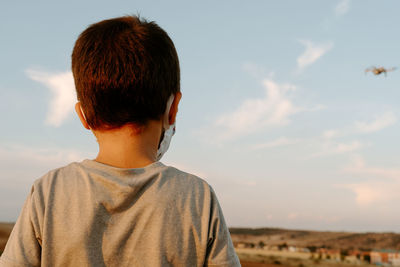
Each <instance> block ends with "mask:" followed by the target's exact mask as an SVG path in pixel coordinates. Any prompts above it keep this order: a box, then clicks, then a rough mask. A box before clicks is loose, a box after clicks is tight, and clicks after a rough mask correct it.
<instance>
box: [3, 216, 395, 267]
mask: <svg viewBox="0 0 400 267" xmlns="http://www.w3.org/2000/svg"><path fill="white" fill-rule="evenodd" d="M13 225H14V224H13V223H0V253H1V252H2V251H3V249H4V247H5V245H6V243H7V240H8V237H9V234H10V232H11V230H12V227H13ZM230 232H231V237H232V241H233V243H234V245H235V249H236V252H237V254H238V256H239V258H240V260H241V262H242V266H244V267H263V266H264V267H274V266H276V267H278V266H280V267H289V266H295V267H306V266H310V267H311V266H312V267H316V266H319V267H325V266H326V267H334V266H347V267H352V266H376V265H386V266H400V253H399V251H400V234H397V233H351V232H328V231H327V232H320V231H308V230H307V231H306V230H289V229H279V228H255V229H253V228H230Z"/></svg>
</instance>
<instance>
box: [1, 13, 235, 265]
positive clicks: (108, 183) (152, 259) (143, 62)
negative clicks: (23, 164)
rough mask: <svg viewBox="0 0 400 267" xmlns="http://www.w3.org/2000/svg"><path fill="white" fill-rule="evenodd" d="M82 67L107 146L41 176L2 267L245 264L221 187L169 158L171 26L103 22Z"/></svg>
mask: <svg viewBox="0 0 400 267" xmlns="http://www.w3.org/2000/svg"><path fill="white" fill-rule="evenodd" d="M72 72H73V75H74V79H75V87H76V91H77V96H78V101H79V102H78V103H77V104H76V106H75V109H76V112H77V114H78V116H79V118H80V120H81V122H82V124H83V126H84V127H85V128H86V129H90V130H91V131H92V132H93V134H94V135H95V137H96V139H97V141H98V144H99V153H98V155H97V157H96V159H94V160H84V161H82V162H74V163H71V164H69V165H67V166H65V167H62V168H58V169H55V170H52V171H50V172H48V173H47V174H46V175H44V176H43V177H41V178H40V179H38V180H36V181H35V182H34V185H33V186H32V189H31V192H30V194H29V196H28V198H27V200H26V201H25V204H24V207H23V209H22V211H21V214H20V216H19V218H18V220H17V222H16V224H15V227H14V229H13V231H12V233H11V236H10V238H9V241H8V243H7V246H6V248H5V251H4V253H3V255H2V256H1V258H0V266H151V267H157V266H240V263H239V260H238V258H237V256H236V254H235V251H234V249H233V245H232V241H231V239H230V235H229V231H228V228H227V226H226V223H225V221H224V217H223V214H222V210H221V208H220V206H219V204H218V200H217V198H216V195H215V193H214V191H213V189H212V188H211V187H210V186H209V185H208V184H207V183H206V182H205V181H204V180H202V179H200V178H198V177H196V176H194V175H191V174H189V173H185V172H182V171H180V170H178V169H175V168H173V167H168V166H165V165H164V164H162V163H161V162H160V161H159V159H160V158H161V157H162V155H163V153H165V151H166V150H167V149H168V146H169V141H170V140H171V137H172V135H173V133H174V131H175V120H176V114H177V112H178V105H179V101H180V99H181V96H182V94H181V92H180V71H179V61H178V56H177V53H176V50H175V47H174V44H173V42H172V41H171V39H170V38H169V37H168V35H167V33H166V32H165V31H164V30H162V29H161V28H160V27H159V26H158V25H157V24H155V23H154V22H147V21H145V20H142V19H140V18H138V17H135V16H126V17H120V18H115V19H110V20H104V21H101V22H98V23H96V24H93V25H91V26H90V27H89V28H87V29H86V30H85V31H84V32H82V34H81V35H80V36H79V38H78V40H77V41H76V43H75V47H74V49H73V53H72Z"/></svg>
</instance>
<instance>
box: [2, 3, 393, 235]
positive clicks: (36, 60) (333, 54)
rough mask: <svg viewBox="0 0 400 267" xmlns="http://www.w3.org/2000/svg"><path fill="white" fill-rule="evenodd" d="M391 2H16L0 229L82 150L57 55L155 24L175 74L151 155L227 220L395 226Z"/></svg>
mask: <svg viewBox="0 0 400 267" xmlns="http://www.w3.org/2000/svg"><path fill="white" fill-rule="evenodd" d="M399 8H400V3H399V2H397V1H394V0H393V1H385V2H382V3H381V2H378V1H370V0H365V1H360V0H358V1H356V0H331V1H318V0H314V1H311V0H309V1H252V2H246V3H244V2H243V1H202V2H201V3H200V2H197V3H193V2H192V3H188V2H185V1H169V2H168V3H167V2H165V1H114V2H113V3H110V2H109V1H85V2H84V3H81V1H69V2H58V3H56V2H55V1H35V2H32V1H24V3H23V4H22V2H13V3H7V4H3V5H2V8H1V9H0V18H1V19H0V20H1V23H0V34H1V40H2V41H1V43H0V51H1V53H0V71H1V73H2V76H1V77H2V78H1V79H0V121H1V131H0V221H14V220H15V219H16V218H17V216H18V214H19V210H20V208H21V206H22V203H23V201H24V199H25V198H26V196H27V194H28V192H29V190H30V187H31V185H32V183H33V181H34V180H35V179H37V178H39V177H40V176H42V175H43V174H44V173H46V172H47V171H48V170H50V169H54V168H57V167H59V166H63V165H65V164H67V163H68V162H71V161H79V160H82V159H84V158H94V157H95V156H96V152H97V144H96V142H95V139H94V138H93V136H92V135H91V134H90V132H89V131H86V130H85V129H83V127H82V126H81V125H80V123H79V121H78V118H77V116H76V115H75V114H74V112H73V105H74V103H75V95H74V88H73V82H72V78H71V77H72V76H71V73H70V55H71V51H72V47H73V44H74V42H75V40H76V38H77V36H78V35H79V34H80V32H82V31H83V30H84V29H85V28H86V27H87V26H88V25H90V24H91V23H94V22H97V21H99V20H102V19H106V18H112V17H116V16H121V15H126V14H140V15H141V16H142V17H144V18H146V19H148V20H154V21H156V22H157V23H158V24H159V25H160V26H161V27H163V28H164V29H165V30H166V31H167V32H168V33H169V35H170V36H171V38H172V39H173V41H174V43H175V46H176V48H177V50H178V54H179V58H180V63H181V71H182V73H181V74H182V81H181V82H182V85H181V87H182V93H183V99H182V102H181V107H180V109H179V114H178V119H177V133H176V135H175V136H174V138H173V140H172V144H171V147H170V150H169V151H168V152H167V154H166V155H165V156H164V158H163V160H162V161H163V162H164V163H166V164H170V165H174V166H177V167H178V168H181V169H183V170H185V171H188V172H192V173H195V174H197V175H199V176H201V177H202V178H204V179H205V180H206V181H208V182H209V183H210V184H211V185H212V186H213V187H214V189H215V191H216V192H217V195H218V197H219V200H220V203H221V206H222V207H223V210H224V213H225V217H226V220H227V222H228V224H229V225H230V226H249V227H286V228H297V229H316V230H346V231H396V232H400V224H399V223H398V222H399V221H400V215H399V214H398V212H397V206H398V203H399V202H400V194H399V193H398V191H399V188H400V157H399V155H400V143H399V142H398V141H397V139H398V136H399V135H400V127H399V123H398V117H399V112H400V110H399V107H400V105H399V99H400V91H399V90H398V85H399V83H400V72H399V71H400V70H395V71H393V72H389V73H388V74H387V76H386V77H385V76H384V75H380V76H374V75H373V74H372V73H371V72H368V73H365V72H364V70H365V69H366V68H369V67H371V66H377V67H379V66H384V67H387V68H391V67H400V66H399V63H400V61H399V52H398V48H399V47H400V37H399V36H400V35H399V34H397V32H396V25H398V10H399Z"/></svg>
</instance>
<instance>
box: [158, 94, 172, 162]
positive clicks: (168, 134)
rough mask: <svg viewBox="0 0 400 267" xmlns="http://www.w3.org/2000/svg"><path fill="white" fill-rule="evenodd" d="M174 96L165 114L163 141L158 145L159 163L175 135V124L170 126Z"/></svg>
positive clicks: (170, 98)
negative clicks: (170, 113)
mask: <svg viewBox="0 0 400 267" xmlns="http://www.w3.org/2000/svg"><path fill="white" fill-rule="evenodd" d="M174 98H175V97H174V95H171V96H170V97H169V99H168V102H167V108H166V110H165V113H164V118H163V133H162V135H161V141H160V144H159V145H158V150H157V161H159V160H160V159H161V158H162V156H163V155H164V154H165V152H167V150H168V148H169V144H170V143H171V139H172V136H173V135H174V134H175V123H174V124H172V125H170V124H169V111H170V109H171V105H172V102H173V101H174Z"/></svg>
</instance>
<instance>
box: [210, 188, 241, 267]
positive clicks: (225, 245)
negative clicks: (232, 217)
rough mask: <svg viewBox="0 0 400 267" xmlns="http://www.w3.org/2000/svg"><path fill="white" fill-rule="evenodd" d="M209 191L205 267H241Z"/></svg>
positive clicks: (215, 200)
mask: <svg viewBox="0 0 400 267" xmlns="http://www.w3.org/2000/svg"><path fill="white" fill-rule="evenodd" d="M210 189H211V213H210V226H209V235H208V247H207V260H206V264H205V266H221V267H223V266H227V267H228V266H229V267H231V266H234V267H236V266H241V265H240V262H239V258H238V257H237V255H236V252H235V249H234V248H233V244H232V240H231V236H230V233H229V230H228V227H227V226H226V223H225V219H224V215H223V214H222V209H221V207H220V205H219V203H218V199H217V196H216V194H215V192H214V190H213V189H212V188H211V187H210Z"/></svg>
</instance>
